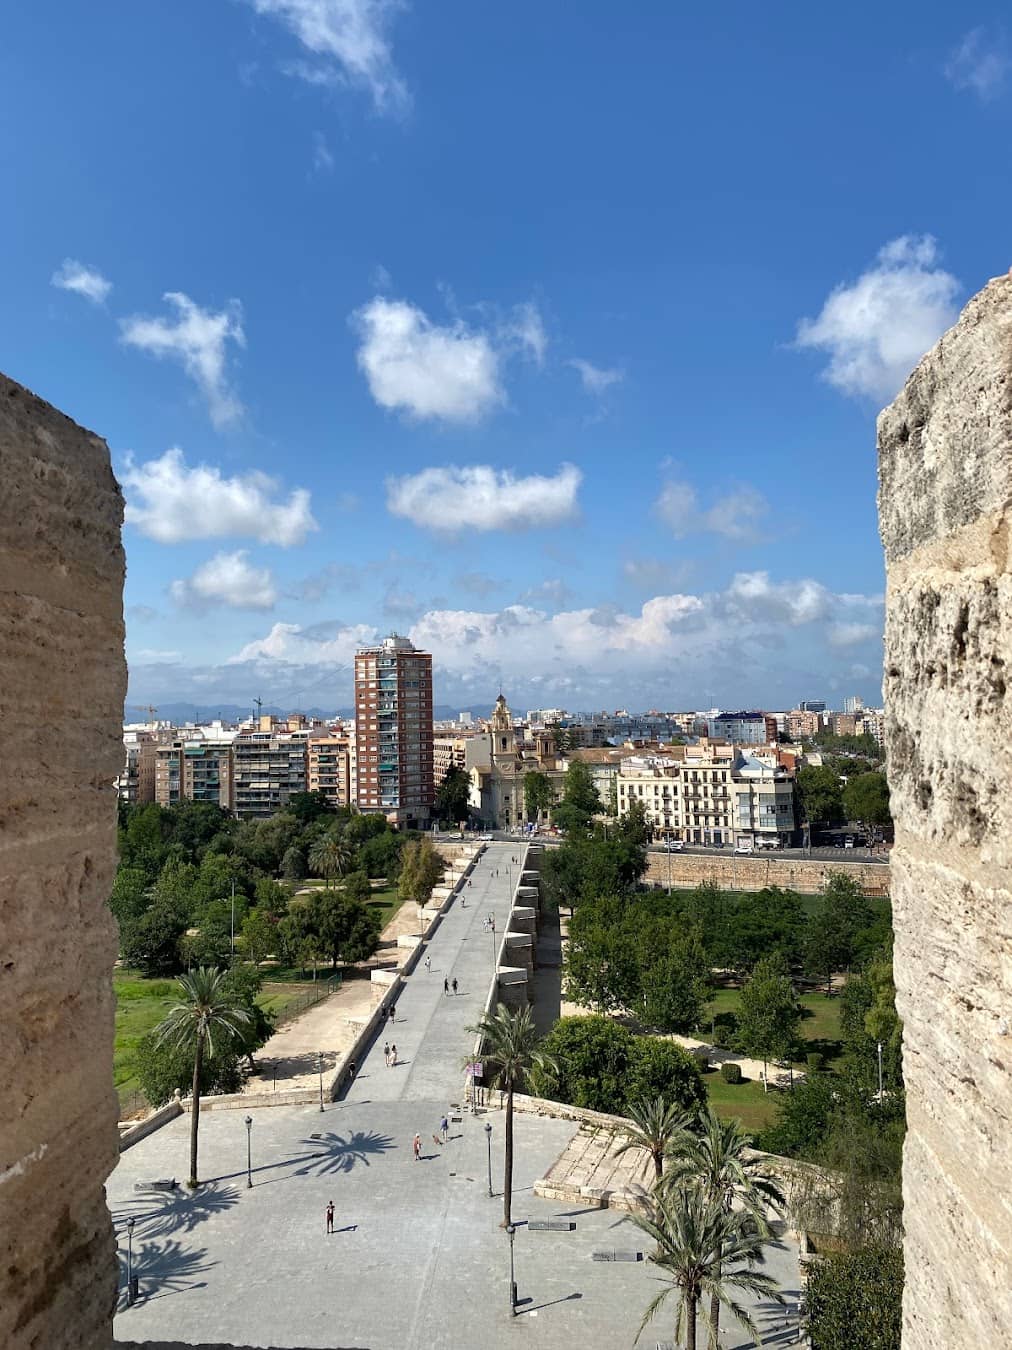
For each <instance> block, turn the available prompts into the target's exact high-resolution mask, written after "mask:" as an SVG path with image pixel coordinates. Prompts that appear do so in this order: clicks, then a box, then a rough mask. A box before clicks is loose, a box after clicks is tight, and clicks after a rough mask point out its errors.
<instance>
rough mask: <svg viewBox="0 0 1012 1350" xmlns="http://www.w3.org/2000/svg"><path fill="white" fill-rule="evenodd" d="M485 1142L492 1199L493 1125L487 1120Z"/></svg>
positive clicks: (489, 1194) (489, 1196)
mask: <svg viewBox="0 0 1012 1350" xmlns="http://www.w3.org/2000/svg"><path fill="white" fill-rule="evenodd" d="M485 1142H486V1143H487V1144H488V1198H489V1199H490V1200H491V1199H492V1126H491V1124H490V1123H489V1121H487V1120H486V1122H485Z"/></svg>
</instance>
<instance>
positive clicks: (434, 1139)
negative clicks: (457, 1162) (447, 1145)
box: [432, 1134, 443, 1148]
mask: <svg viewBox="0 0 1012 1350" xmlns="http://www.w3.org/2000/svg"><path fill="white" fill-rule="evenodd" d="M432 1142H433V1143H434V1144H435V1146H436V1148H442V1147H443V1141H442V1139H440V1137H439V1135H438V1134H434V1135H433V1136H432Z"/></svg>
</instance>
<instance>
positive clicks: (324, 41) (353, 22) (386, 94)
mask: <svg viewBox="0 0 1012 1350" xmlns="http://www.w3.org/2000/svg"><path fill="white" fill-rule="evenodd" d="M246 3H247V4H250V5H252V7H253V8H254V9H255V10H256V12H257V13H258V14H263V15H268V16H269V17H271V18H273V19H276V20H277V21H278V22H279V23H281V24H283V25H284V26H285V27H286V28H287V29H288V31H289V32H290V33H292V34H293V35H294V37H295V38H296V39H297V40H298V41H299V42H300V43H301V45H302V46H303V47H304V48H305V49H306V51H307V52H309V53H310V55H311V56H312V58H313V60H311V61H306V60H299V61H291V62H288V63H287V64H286V65H285V66H284V67H283V69H284V71H285V73H286V74H289V75H295V76H297V77H298V78H299V79H302V80H305V81H306V83H307V84H317V85H331V86H332V85H339V84H348V85H353V86H355V87H357V88H360V89H364V90H366V91H367V92H368V93H369V94H370V95H371V96H372V101H373V105H374V107H375V108H376V109H377V111H378V112H391V113H397V112H401V111H403V110H404V109H406V108H407V106H408V105H409V103H410V98H409V95H408V90H407V86H406V85H405V83H404V81H403V79H402V78H401V76H400V75H399V74H398V72H397V68H396V67H395V65H394V60H393V55H392V53H391V50H390V40H389V38H388V36H387V32H388V29H389V27H390V23H391V20H392V19H393V16H394V15H395V14H396V13H397V11H398V10H400V9H403V8H404V7H405V6H404V4H403V3H402V0H246Z"/></svg>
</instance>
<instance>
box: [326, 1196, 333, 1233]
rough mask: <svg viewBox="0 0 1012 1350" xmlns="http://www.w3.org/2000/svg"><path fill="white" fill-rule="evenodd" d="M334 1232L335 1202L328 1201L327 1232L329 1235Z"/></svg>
mask: <svg viewBox="0 0 1012 1350" xmlns="http://www.w3.org/2000/svg"><path fill="white" fill-rule="evenodd" d="M333 1231H334V1202H333V1200H328V1201H327V1232H328V1233H332V1232H333Z"/></svg>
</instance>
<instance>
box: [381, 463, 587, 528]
mask: <svg viewBox="0 0 1012 1350" xmlns="http://www.w3.org/2000/svg"><path fill="white" fill-rule="evenodd" d="M582 478H583V475H582V474H581V473H580V470H579V469H577V468H576V467H575V465H573V464H563V465H562V466H561V468H560V469H559V471H558V473H557V474H555V475H554V476H553V477H550V478H549V477H546V476H544V475H542V474H529V475H528V476H527V477H518V476H517V475H516V474H514V473H512V472H511V471H510V470H509V469H494V468H492V467H491V466H490V465H488V464H473V465H469V466H464V467H457V466H454V465H448V466H447V467H446V468H431V469H423V470H422V471H421V472H420V473H416V474H408V475H406V476H404V477H403V478H389V479H387V509H388V510H389V511H390V512H391V513H392V514H393V515H395V516H403V517H405V519H407V520H410V521H411V522H412V523H413V524H415V525H418V526H420V527H421V528H423V529H429V530H438V531H440V532H441V533H445V534H452V533H455V532H456V531H458V530H461V529H472V530H525V529H533V528H535V527H538V526H544V525H558V524H560V523H561V522H563V521H566V520H571V519H573V517H574V516H575V515H576V511H577V500H576V499H577V492H578V490H579V487H580V482H581V480H582Z"/></svg>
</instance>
